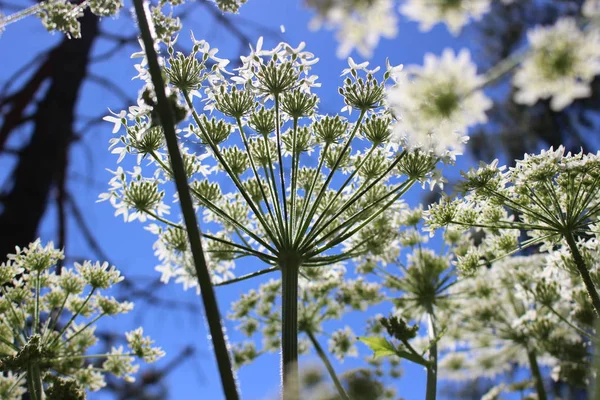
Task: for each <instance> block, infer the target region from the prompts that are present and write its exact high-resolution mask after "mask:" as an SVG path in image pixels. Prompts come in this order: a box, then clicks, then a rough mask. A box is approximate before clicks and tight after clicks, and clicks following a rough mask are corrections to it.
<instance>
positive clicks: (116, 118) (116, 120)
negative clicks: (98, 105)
mask: <svg viewBox="0 0 600 400" xmlns="http://www.w3.org/2000/svg"><path fill="white" fill-rule="evenodd" d="M108 111H110V113H111V114H112V115H107V116H106V117H104V118H102V119H103V120H104V121H107V122H112V123H113V124H114V126H113V130H112V133H117V132H119V129H121V126H122V125H123V121H124V119H125V116H126V115H127V112H126V111H125V110H122V111H121V112H120V113H118V114H117V113H115V112H113V111H112V110H111V109H110V108H109V109H108Z"/></svg>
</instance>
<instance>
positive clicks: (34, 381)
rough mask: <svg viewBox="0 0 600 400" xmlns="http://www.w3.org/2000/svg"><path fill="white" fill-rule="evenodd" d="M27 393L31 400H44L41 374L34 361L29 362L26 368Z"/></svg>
mask: <svg viewBox="0 0 600 400" xmlns="http://www.w3.org/2000/svg"><path fill="white" fill-rule="evenodd" d="M25 379H26V381H27V391H28V393H29V398H30V399H31V400H44V399H45V398H46V396H45V394H44V386H43V384H42V373H41V371H40V366H39V365H38V364H37V362H36V361H31V362H30V363H29V365H28V366H27V377H26V378H25Z"/></svg>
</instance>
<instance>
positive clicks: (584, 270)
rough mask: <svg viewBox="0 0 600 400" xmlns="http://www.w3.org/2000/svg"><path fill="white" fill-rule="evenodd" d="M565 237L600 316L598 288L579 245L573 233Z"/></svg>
mask: <svg viewBox="0 0 600 400" xmlns="http://www.w3.org/2000/svg"><path fill="white" fill-rule="evenodd" d="M563 236H564V237H565V239H566V240H567V244H568V245H569V249H571V254H572V255H573V259H574V260H575V266H576V267H577V271H579V275H581V279H583V283H584V284H585V288H586V289H587V292H588V295H589V296H590V299H591V300H592V305H593V306H594V310H595V311H596V314H597V315H598V316H600V296H598V292H597V291H596V287H595V285H594V282H593V281H592V277H591V276H590V272H589V271H588V269H587V266H586V265H585V261H584V260H583V257H582V256H581V253H580V252H579V249H578V248H577V243H576V242H575V238H574V237H573V234H572V233H571V232H566V233H563Z"/></svg>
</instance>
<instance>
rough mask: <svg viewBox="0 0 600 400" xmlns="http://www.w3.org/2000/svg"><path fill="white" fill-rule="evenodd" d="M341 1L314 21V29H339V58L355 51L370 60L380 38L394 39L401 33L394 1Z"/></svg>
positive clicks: (312, 25) (337, 35)
mask: <svg viewBox="0 0 600 400" xmlns="http://www.w3.org/2000/svg"><path fill="white" fill-rule="evenodd" d="M348 3H352V2H346V1H345V0H343V1H338V2H335V3H334V4H333V5H331V6H330V7H329V8H327V10H326V11H325V12H324V14H322V15H320V16H318V17H317V18H315V19H313V20H312V21H311V28H312V29H318V28H320V27H321V25H325V27H326V28H328V29H335V30H337V33H336V38H337V40H338V41H339V42H340V45H339V47H338V51H337V55H338V57H340V58H344V57H347V56H348V55H349V54H350V53H351V52H352V51H353V50H354V49H356V51H358V53H359V54H360V55H361V56H363V57H371V55H372V53H373V49H374V48H375V47H377V44H378V43H379V39H380V38H381V37H385V38H389V39H391V38H393V37H395V36H396V35H397V33H398V28H397V25H398V18H397V16H396V13H394V10H393V2H392V1H391V0H374V1H368V2H363V3H359V4H356V2H353V3H354V4H348Z"/></svg>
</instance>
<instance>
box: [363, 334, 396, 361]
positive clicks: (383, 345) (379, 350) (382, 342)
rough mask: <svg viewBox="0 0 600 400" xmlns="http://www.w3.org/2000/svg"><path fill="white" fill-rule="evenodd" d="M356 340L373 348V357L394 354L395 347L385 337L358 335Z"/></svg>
mask: <svg viewBox="0 0 600 400" xmlns="http://www.w3.org/2000/svg"><path fill="white" fill-rule="evenodd" d="M358 340H360V341H361V342H363V343H364V344H366V345H367V346H369V348H370V349H371V350H373V356H374V357H385V356H395V355H396V353H397V352H396V347H394V345H393V344H391V343H390V342H389V341H388V340H387V339H386V338H382V337H359V338H358Z"/></svg>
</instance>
